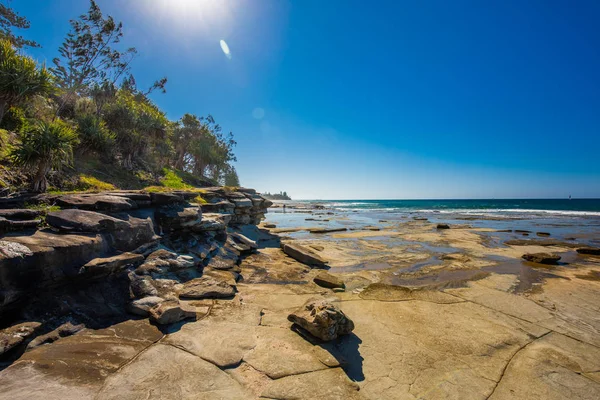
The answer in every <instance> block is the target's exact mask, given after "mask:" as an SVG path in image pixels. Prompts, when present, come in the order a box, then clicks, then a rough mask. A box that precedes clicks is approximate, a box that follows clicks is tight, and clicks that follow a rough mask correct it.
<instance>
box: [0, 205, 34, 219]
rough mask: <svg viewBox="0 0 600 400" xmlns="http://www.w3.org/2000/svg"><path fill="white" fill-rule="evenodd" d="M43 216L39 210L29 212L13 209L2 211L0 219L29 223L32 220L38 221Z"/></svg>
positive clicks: (27, 210) (0, 211)
mask: <svg viewBox="0 0 600 400" xmlns="http://www.w3.org/2000/svg"><path fill="white" fill-rule="evenodd" d="M40 214H41V212H40V211H37V210H29V209H27V208H25V209H21V208H12V209H8V210H0V217H4V218H6V219H10V220H13V221H15V220H16V221H28V220H32V219H36V218H37V217H39V216H40Z"/></svg>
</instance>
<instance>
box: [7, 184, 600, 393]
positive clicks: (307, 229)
mask: <svg viewBox="0 0 600 400" xmlns="http://www.w3.org/2000/svg"><path fill="white" fill-rule="evenodd" d="M214 193H215V195H214V197H213V198H211V197H209V196H206V197H207V198H208V199H209V203H207V204H202V205H195V206H194V205H192V206H193V207H195V209H196V210H197V209H199V208H201V209H202V210H204V212H205V214H203V215H202V218H200V219H198V218H196V217H194V218H195V219H192V220H189V211H186V212H185V213H182V214H177V215H172V216H171V217H169V218H170V219H168V221H171V222H169V224H172V223H173V222H175V221H178V222H177V224H175V225H169V226H173V227H174V229H175V230H174V231H173V232H172V233H168V234H164V235H163V238H162V239H161V243H162V245H161V246H169V247H168V249H169V251H173V252H174V253H175V255H178V258H177V260H181V261H179V263H180V264H181V263H182V264H185V265H186V266H185V268H187V269H185V268H184V269H181V270H179V271H180V272H177V273H176V274H175V275H177V276H179V278H177V279H178V281H176V282H172V281H173V279H175V275H173V272H167V273H165V274H164V275H161V274H156V273H154V272H153V273H152V275H150V276H146V277H145V278H144V279H145V280H146V282H148V283H150V284H151V285H154V286H156V287H157V288H159V290H158V295H159V296H161V297H164V298H166V299H171V300H168V302H172V301H174V300H173V299H174V298H176V297H173V296H174V295H175V296H177V295H178V294H179V295H180V294H181V293H182V290H186V288H188V287H189V285H190V283H189V282H192V283H194V286H193V290H194V293H197V292H198V291H201V290H200V289H202V286H200V285H199V284H200V282H199V281H197V280H198V279H207V278H206V277H208V278H210V280H217V281H219V282H221V283H218V284H217V285H216V286H211V290H212V291H211V292H210V293H212V294H211V295H210V296H208V297H206V298H202V299H191V300H190V299H186V298H181V299H180V300H179V304H180V307H182V309H185V310H188V309H189V307H191V308H193V310H194V317H193V318H189V316H188V317H185V316H183V319H182V320H177V321H167V323H166V324H165V325H159V324H157V323H156V321H154V320H152V322H151V321H150V320H149V319H148V318H145V317H143V318H140V317H131V316H128V317H126V319H125V320H124V321H122V322H120V321H115V322H114V323H113V324H110V325H107V326H105V327H104V328H103V329H99V328H90V327H87V328H85V329H83V330H81V331H78V332H75V333H74V334H72V335H66V336H65V337H59V338H58V339H57V340H55V341H53V342H52V343H49V344H45V345H41V346H38V347H35V348H33V349H31V350H29V351H26V352H25V353H23V355H22V356H21V357H20V358H19V359H18V360H16V361H15V362H13V363H12V364H10V365H9V366H8V367H7V368H6V369H4V370H3V371H0V384H1V385H2V386H3V387H5V388H7V390H6V391H5V393H4V394H1V395H0V398H15V396H16V398H18V396H17V394H19V395H26V396H29V397H28V398H42V397H46V398H47V397H48V396H50V397H53V396H54V397H59V396H61V397H64V398H102V399H117V398H119V399H137V398H140V397H148V396H149V397H156V396H159V397H160V398H161V399H179V398H184V399H185V398H190V399H191V398H197V396H198V393H210V394H207V395H206V398H221V399H257V398H278V399H288V398H290V399H291V398H296V399H315V398H322V399H414V398H461V399H462V398H465V399H468V398H473V399H479V398H490V399H504V398H528V399H535V398H539V399H554V398H556V399H559V398H582V399H595V398H598V397H599V396H600V375H599V373H598V371H600V361H599V360H600V318H599V316H600V309H599V308H598V304H600V290H599V288H600V273H599V270H600V256H597V255H589V254H580V253H578V252H577V249H581V248H587V247H590V246H594V245H596V247H597V243H598V239H599V238H600V236H599V235H598V225H597V224H596V219H594V218H586V219H585V220H586V221H588V223H587V224H585V225H582V224H581V223H580V220H579V219H575V220H573V219H569V221H570V222H569V221H567V220H566V219H564V216H563V217H559V219H560V221H562V223H559V222H560V221H559V220H551V221H548V220H547V219H545V218H534V219H531V218H504V219H486V218H482V219H475V220H460V219H449V218H448V214H446V215H443V216H440V215H439V214H438V213H432V214H431V215H427V216H426V215H424V213H422V212H419V213H413V212H407V213H390V212H385V213H381V212H379V211H375V212H374V211H373V210H352V209H350V210H341V209H339V208H336V206H334V207H326V206H324V205H322V204H319V205H312V206H309V205H306V204H303V203H299V204H298V203H293V202H285V204H286V212H285V213H284V212H283V208H282V207H280V206H281V205H282V203H281V202H274V204H272V205H271V206H270V207H269V208H268V210H266V209H264V207H267V206H269V205H270V204H269V203H267V202H264V200H262V199H261V198H260V196H258V195H256V194H254V192H253V191H252V190H250V189H244V192H243V193H235V192H234V193H229V192H224V191H222V190H217V189H215V192H214ZM126 195H127V196H132V198H138V199H140V198H141V194H139V193H127V194H126ZM166 197H168V196H166ZM190 197H191V195H190ZM154 200H157V199H154ZM254 204H259V205H261V207H263V208H260V207H258V208H257V207H255V206H254ZM157 207H158V208H157V210H159V211H160V210H162V208H161V207H164V206H157ZM188 208H190V205H187V206H185V207H184V210H187V209H188ZM342 208H345V207H342ZM227 210H230V211H227ZM231 210H233V215H235V216H236V221H237V223H235V224H229V226H227V227H226V226H225V225H227V224H225V225H223V223H220V225H219V228H218V229H221V231H219V232H222V233H221V234H218V235H215V234H213V233H210V232H211V231H210V229H214V226H215V225H214V224H215V222H213V221H222V219H223V218H224V216H225V215H228V213H230V212H231ZM265 211H268V212H267V213H266V214H265V218H264V219H263V220H262V221H260V219H261V217H262V213H263V212H265ZM215 213H216V214H215ZM134 214H135V215H140V213H139V212H138V211H135V212H134ZM144 215H145V214H144ZM194 215H195V214H194ZM455 217H456V216H454V215H452V216H451V218H455ZM192 221H193V224H194V226H197V227H198V229H200V230H198V232H200V233H201V232H204V231H203V230H206V229H209V230H208V231H206V232H205V233H202V234H207V235H208V236H207V237H210V238H214V239H218V240H217V241H213V242H210V243H213V245H217V247H216V248H215V249H214V250H211V252H212V253H211V254H212V255H210V256H207V263H206V266H202V264H200V267H198V268H203V269H202V271H201V274H202V278H194V279H192V280H191V281H188V279H189V278H190V277H192V276H198V271H200V269H196V267H195V266H193V267H190V266H189V265H188V264H186V263H185V261H186V260H188V259H187V258H185V257H186V256H187V255H188V254H193V253H190V252H186V251H185V249H186V248H188V247H189V246H192V247H189V248H190V249H195V247H194V246H197V244H194V243H192V241H190V239H191V238H192V237H196V236H194V235H197V233H196V234H192V236H190V234H189V233H186V230H185V229H184V230H181V229H182V228H183V227H184V226H186V224H189V223H191V222H192ZM208 221H211V222H210V223H208ZM557 221H558V222H557ZM590 221H592V222H590ZM157 222H158V223H159V224H160V225H161V226H163V225H164V224H165V223H166V222H165V221H163V220H157ZM259 222H260V223H259ZM255 223H256V224H258V225H254V224H255ZM199 227H202V228H199ZM525 228H527V229H525ZM223 229H226V230H225V231H223ZM509 230H510V231H509ZM223 234H225V236H224V237H223V238H226V240H225V241H223V238H220V239H219V237H220V236H219V235H223ZM234 239H235V240H234ZM211 240H212V239H211ZM231 240H234V241H233V242H230V241H231ZM231 246H233V247H231ZM289 246H293V247H294V248H296V249H300V253H298V252H290V251H289V249H288V247H289ZM163 249H164V247H163ZM176 249H178V250H176ZM162 251H163V250H159V252H162ZM194 251H196V253H197V255H196V257H202V256H201V255H200V253H201V252H199V251H198V250H194ZM227 253H228V254H229V255H227ZM526 253H531V254H536V253H553V254H557V255H559V256H560V257H561V259H560V261H558V262H557V263H555V264H553V265H548V264H540V263H536V262H529V261H525V260H523V259H522V258H521V257H522V256H523V255H524V254H526ZM152 254H155V253H151V255H150V256H144V257H146V261H145V264H142V266H143V265H148V263H149V262H150V263H152V268H156V266H157V264H156V261H152V260H154V259H153V257H155V256H152ZM161 254H162V253H161ZM236 254H237V255H236ZM149 260H150V261H149ZM315 263H319V264H320V265H319V266H315ZM158 265H162V264H158ZM142 266H140V267H137V268H136V269H135V271H140V270H141V271H142V273H145V272H143V271H145V270H147V268H148V267H146V268H142ZM161 268H164V267H161ZM169 268H172V267H169ZM176 268H182V267H181V266H177V267H176ZM194 271H196V272H194ZM324 272H327V273H328V274H329V275H325V279H330V280H331V282H332V283H334V284H333V286H332V287H328V286H322V285H323V283H322V279H323V276H324V275H323V273H324ZM190 274H195V275H191V276H190ZM142 276H144V275H142ZM319 277H321V278H320V279H321V280H319V279H318V278H319ZM168 282H172V283H168ZM195 282H198V283H195ZM202 282H204V281H202ZM319 282H320V283H319ZM167 283H168V284H167ZM203 284H204V283H203ZM169 285H170V286H169ZM211 285H213V283H211ZM220 285H221V286H220ZM217 287H219V288H220V289H219V290H218V291H215V290H217V289H216V288H217ZM191 288H192V287H189V289H190V290H191ZM223 289H227V290H228V292H227V293H226V294H227V295H226V296H221V295H219V296H216V295H215V293H221V292H220V291H221V290H223ZM201 292H202V293H205V292H204V291H201ZM188 293H192V292H189V291H188ZM148 298H149V297H144V298H142V299H141V300H144V299H148ZM310 300H319V301H327V302H330V303H331V304H333V305H335V306H336V307H338V308H339V309H340V310H341V311H343V313H344V314H345V315H347V316H348V317H349V318H350V319H351V320H352V321H353V323H354V330H353V331H352V333H350V334H347V335H344V336H340V337H338V338H337V339H335V340H332V341H327V342H325V341H322V340H319V339H317V338H315V337H314V336H312V335H310V334H307V333H306V332H304V331H302V330H299V329H298V328H297V326H296V325H294V324H292V322H290V321H289V319H288V316H289V315H290V314H291V313H294V312H296V310H298V309H299V308H300V307H302V306H303V304H305V303H306V302H307V301H310ZM136 301H137V300H136ZM184 307H185V308H184ZM119 315H121V314H119ZM78 349H79V350H78ZM81 349H93V350H89V351H92V352H93V353H94V354H91V353H89V351H88V350H85V352H84V353H78V352H79V351H80V350H81ZM117 354H118V355H117ZM158 360H160V362H157V361H158ZM182 365H183V366H184V367H182ZM199 375H201V376H202V379H198V376H199ZM32 380H35V381H36V382H37V383H36V385H33V386H32V385H30V384H29V383H28V382H31V381H32ZM42 389H43V390H42ZM42 392H43V393H44V395H42ZM69 396H70V397H69Z"/></svg>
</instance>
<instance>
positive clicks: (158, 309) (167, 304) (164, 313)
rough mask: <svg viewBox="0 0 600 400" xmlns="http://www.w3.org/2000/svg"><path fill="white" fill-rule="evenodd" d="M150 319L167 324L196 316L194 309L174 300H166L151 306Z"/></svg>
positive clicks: (160, 323)
mask: <svg viewBox="0 0 600 400" xmlns="http://www.w3.org/2000/svg"><path fill="white" fill-rule="evenodd" d="M149 313H150V320H151V321H152V322H155V323H157V324H159V325H168V324H172V323H175V322H179V321H182V320H184V319H188V318H196V311H195V310H194V309H192V308H190V307H188V306H186V305H184V304H181V303H180V302H179V301H176V300H167V301H163V302H162V303H159V304H157V305H156V306H154V307H152V308H151V309H150V311H149Z"/></svg>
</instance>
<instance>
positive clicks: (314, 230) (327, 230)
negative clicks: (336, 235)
mask: <svg viewBox="0 0 600 400" xmlns="http://www.w3.org/2000/svg"><path fill="white" fill-rule="evenodd" d="M347 230H348V228H311V229H309V230H308V231H309V232H310V233H331V232H344V231H347Z"/></svg>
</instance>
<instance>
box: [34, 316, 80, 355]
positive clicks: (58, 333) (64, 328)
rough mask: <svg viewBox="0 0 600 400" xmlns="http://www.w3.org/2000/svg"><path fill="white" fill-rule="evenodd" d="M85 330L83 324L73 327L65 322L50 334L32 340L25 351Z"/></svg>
mask: <svg viewBox="0 0 600 400" xmlns="http://www.w3.org/2000/svg"><path fill="white" fill-rule="evenodd" d="M84 328H85V325H84V324H78V325H73V324H72V323H71V322H65V323H64V324H62V325H61V326H59V327H58V328H56V329H55V330H53V331H52V332H49V333H46V334H45V335H41V336H38V337H36V338H35V339H33V340H32V341H31V342H29V344H28V345H27V349H28V350H31V349H33V348H35V347H38V346H41V345H43V344H48V343H54V342H56V341H57V340H58V339H60V338H62V337H66V336H71V335H74V334H76V333H77V332H79V331H81V330H82V329H84Z"/></svg>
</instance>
